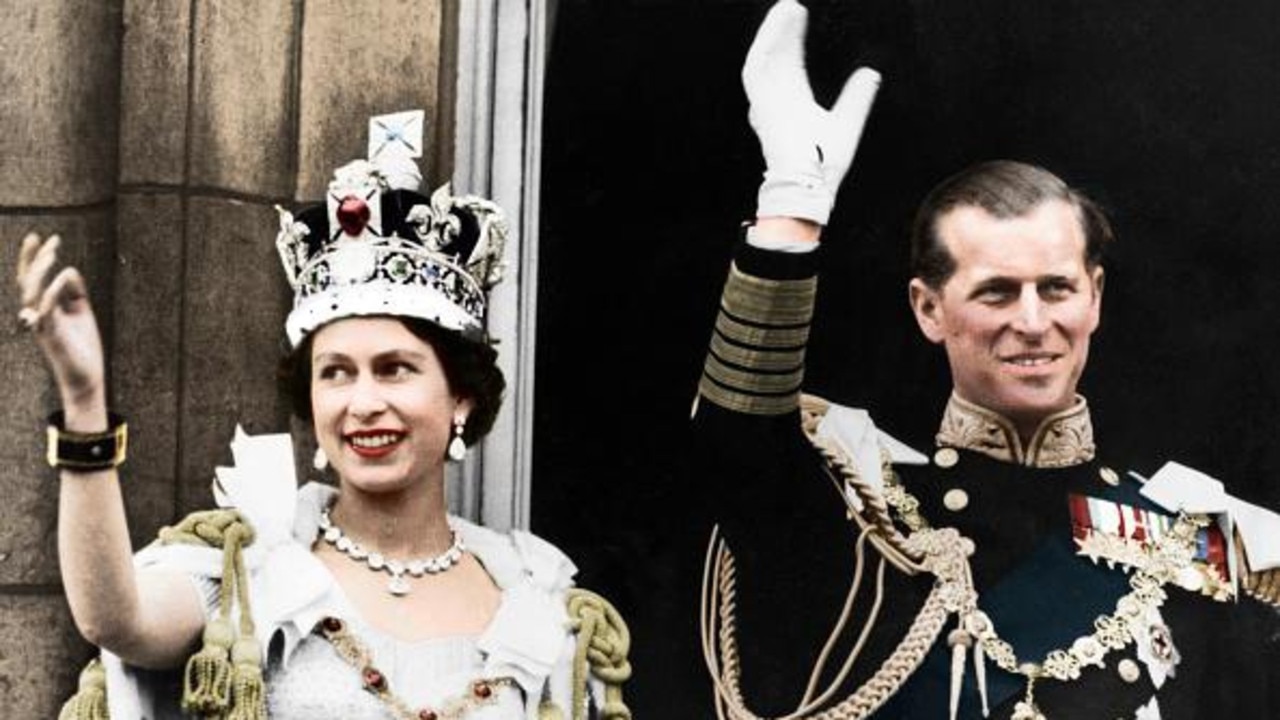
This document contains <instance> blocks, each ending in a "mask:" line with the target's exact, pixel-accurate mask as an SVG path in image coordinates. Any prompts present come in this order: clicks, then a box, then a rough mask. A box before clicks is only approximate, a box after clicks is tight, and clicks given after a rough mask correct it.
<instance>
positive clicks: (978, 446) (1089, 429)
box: [936, 392, 1096, 468]
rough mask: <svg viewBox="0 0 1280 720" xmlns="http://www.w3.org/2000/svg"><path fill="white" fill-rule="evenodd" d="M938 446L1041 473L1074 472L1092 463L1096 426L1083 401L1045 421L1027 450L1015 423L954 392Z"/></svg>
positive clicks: (939, 429)
mask: <svg viewBox="0 0 1280 720" xmlns="http://www.w3.org/2000/svg"><path fill="white" fill-rule="evenodd" d="M936 439H937V442H938V445H941V446H945V447H954V448H959V449H962V450H972V451H974V452H978V453H982V454H983V455H986V456H988V457H991V458H994V459H996V460H1000V461H1002V462H1007V463H1014V464H1016V465H1025V466H1027V467H1038V468H1060V467H1070V466H1072V465H1079V464H1081V463H1086V462H1088V461H1090V460H1092V459H1093V456H1094V453H1095V450H1096V448H1095V447H1094V444H1093V422H1092V420H1090V418H1089V405H1088V403H1086V402H1085V399H1084V398H1083V397H1081V396H1079V395H1077V396H1076V401H1075V403H1073V404H1072V405H1071V407H1069V408H1067V409H1066V410H1062V411H1060V412H1057V413H1054V414H1053V415H1050V416H1048V417H1046V418H1045V419H1044V420H1043V421H1041V423H1040V426H1039V427H1038V428H1036V431H1035V433H1034V434H1033V435H1032V436H1031V441H1030V442H1028V443H1027V444H1026V445H1025V446H1024V445H1023V444H1022V440H1021V438H1019V437H1018V431H1017V429H1016V428H1015V427H1014V425H1013V422H1012V421H1010V420H1009V419H1008V418H1006V417H1005V416H1003V415H1001V414H999V413H997V412H995V411H993V410H989V409H987V408H984V407H982V406H980V405H975V404H973V403H971V402H969V401H968V400H965V399H964V398H961V397H960V396H959V395H956V394H955V393H954V392H952V393H951V399H950V400H948V401H947V409H946V410H945V411H944V412H943V413H942V425H941V426H940V427H939V428H938V435H937V438H936Z"/></svg>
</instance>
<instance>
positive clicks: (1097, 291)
mask: <svg viewBox="0 0 1280 720" xmlns="http://www.w3.org/2000/svg"><path fill="white" fill-rule="evenodd" d="M1106 279H1107V274H1106V273H1105V272H1103V271H1102V266H1101V265H1099V266H1097V267H1095V268H1094V269H1093V270H1091V271H1089V283H1090V284H1091V285H1093V303H1092V306H1091V307H1090V309H1089V312H1090V313H1091V314H1092V315H1093V317H1092V319H1091V323H1092V324H1093V330H1097V329H1098V324H1099V323H1100V322H1102V288H1103V286H1104V285H1105V284H1106Z"/></svg>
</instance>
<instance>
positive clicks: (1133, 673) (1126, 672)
mask: <svg viewBox="0 0 1280 720" xmlns="http://www.w3.org/2000/svg"><path fill="white" fill-rule="evenodd" d="M1116 670H1117V671H1118V672H1119V673H1120V679H1121V680H1123V681H1125V682H1127V683H1136V682H1138V678H1140V677H1142V670H1141V669H1139V668H1138V663H1136V662H1134V661H1133V660H1132V659H1130V658H1125V659H1123V660H1121V661H1120V663H1119V664H1118V665H1116Z"/></svg>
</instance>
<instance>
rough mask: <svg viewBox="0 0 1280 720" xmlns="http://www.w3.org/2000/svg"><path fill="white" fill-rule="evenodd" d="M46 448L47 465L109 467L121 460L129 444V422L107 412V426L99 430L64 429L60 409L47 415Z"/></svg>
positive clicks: (76, 468) (73, 468) (82, 469)
mask: <svg viewBox="0 0 1280 720" xmlns="http://www.w3.org/2000/svg"><path fill="white" fill-rule="evenodd" d="M48 433H49V448H48V455H47V457H46V459H47V460H48V461H49V466H50V467H56V468H59V469H62V470H70V471H73V472H93V471H95V470H110V469H111V468H114V467H117V466H118V465H120V463H122V462H124V459H125V450H126V448H127V447H128V445H129V425H128V424H127V423H126V422H125V421H124V418H122V417H120V416H119V415H117V414H115V413H113V412H109V413H107V429H106V431H104V432H99V433H77V432H67V430H66V414H65V413H63V412H62V411H61V410H59V411H57V412H55V413H53V414H52V415H50V416H49V429H48Z"/></svg>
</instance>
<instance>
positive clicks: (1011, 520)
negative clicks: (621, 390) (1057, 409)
mask: <svg viewBox="0 0 1280 720" xmlns="http://www.w3.org/2000/svg"><path fill="white" fill-rule="evenodd" d="M815 290H816V267H815V258H814V254H813V253H803V254H788V253H779V252H770V251H767V250H762V249H759V248H756V247H753V246H751V245H748V244H745V243H744V244H742V245H741V246H740V247H739V248H738V251H737V253H736V257H735V259H734V263H733V266H732V267H731V269H730V277H729V280H728V282H727V283H726V287H725V292H724V295H723V297H722V303H721V308H720V313H719V316H718V317H717V320H716V326H715V331H714V332H713V335H712V340H711V349H710V352H709V353H708V357H707V361H706V365H705V369H704V374H703V378H702V381H701V383H700V387H699V399H698V404H697V406H696V409H695V422H694V428H695V437H697V438H698V439H699V441H700V443H701V455H702V463H703V464H702V465H701V466H700V467H699V468H698V470H697V472H698V473H699V476H700V478H701V480H702V482H701V487H702V489H703V490H704V492H705V494H706V502H707V504H708V507H709V508H710V509H711V510H710V511H711V512H712V513H713V514H714V515H715V516H716V520H717V521H718V522H719V525H720V532H721V533H722V535H723V537H724V538H725V541H726V544H727V546H728V548H729V549H730V551H731V552H732V553H733V555H734V560H735V563H736V573H735V578H734V579H735V581H736V588H735V591H736V597H735V599H734V603H735V605H736V613H737V616H736V627H735V628H734V630H735V632H736V638H735V639H736V643H737V647H738V651H739V655H740V658H741V673H742V681H741V684H742V693H743V695H744V698H745V701H746V704H747V706H748V707H749V708H750V709H751V710H752V711H753V712H756V713H758V714H762V715H775V714H783V713H786V712H789V711H790V710H792V709H794V707H795V706H796V704H797V702H798V700H799V697H800V695H801V693H802V691H803V690H804V688H805V686H806V684H807V680H808V678H809V674H810V670H811V668H812V666H813V662H814V659H815V658H816V657H817V656H818V653H819V651H820V649H821V648H822V646H823V643H824V642H826V640H827V638H828V636H829V634H830V632H831V629H832V627H833V625H834V624H835V619H836V618H837V617H839V615H840V611H841V608H842V607H843V606H844V603H845V602H846V601H847V593H848V590H849V587H850V583H851V580H852V578H853V575H854V573H855V570H856V562H855V558H854V545H855V542H856V538H857V533H856V529H855V528H853V526H852V523H851V522H850V521H849V519H848V516H847V514H846V510H847V509H846V506H845V504H844V501H843V499H842V498H841V497H840V492H839V490H838V489H837V488H835V487H834V486H833V483H832V481H831V479H830V477H829V476H828V474H827V473H826V472H825V471H824V470H823V463H822V462H821V461H820V459H819V457H818V456H817V453H816V452H815V451H814V450H813V448H812V447H811V446H809V445H808V443H807V441H806V440H805V439H804V437H803V434H802V433H801V431H800V427H799V412H798V410H797V408H798V404H799V394H800V389H801V383H802V380H803V362H804V348H805V343H806V342H807V339H808V337H807V336H808V327H809V321H810V318H811V314H812V307H813V296H814V292H815ZM936 442H937V444H936V445H935V448H934V449H935V452H933V453H931V456H932V457H931V458H930V459H929V461H928V463H927V464H923V465H899V466H896V474H897V476H898V477H899V479H900V480H901V483H902V485H903V486H904V487H905V489H906V491H907V492H908V493H910V494H911V495H912V496H914V497H915V498H917V499H918V500H919V501H920V514H921V515H922V516H924V518H925V519H926V520H928V521H929V523H930V524H931V525H932V526H934V527H941V526H947V527H954V528H956V529H958V530H959V531H960V533H961V534H962V535H963V536H965V537H967V538H969V539H971V540H972V541H973V542H974V545H975V546H976V550H975V552H974V555H973V556H972V557H971V560H970V564H971V568H972V570H973V575H974V584H975V587H976V589H977V591H978V593H979V598H978V604H979V606H980V607H981V608H982V610H983V611H985V612H986V613H987V614H988V615H989V616H990V617H991V618H992V620H993V621H994V623H995V625H996V628H997V632H998V634H999V636H1000V637H1001V638H1002V639H1004V640H1006V641H1008V642H1009V643H1010V644H1011V645H1012V646H1013V648H1014V651H1015V653H1016V654H1017V655H1018V658H1019V660H1020V661H1030V662H1040V661H1041V660H1043V658H1044V657H1045V654H1046V653H1047V652H1049V651H1050V650H1053V649H1064V650H1065V649H1067V648H1069V647H1070V646H1071V644H1072V642H1073V641H1074V640H1075V639H1077V638H1079V637H1081V636H1083V635H1088V634H1090V633H1092V632H1093V622H1094V619H1095V618H1096V617H1098V616H1099V615H1106V614H1109V613H1111V612H1113V611H1114V610H1115V603H1116V601H1117V599H1119V598H1120V597H1121V596H1123V595H1124V594H1126V593H1127V592H1128V591H1129V585H1128V581H1129V574H1128V573H1127V572H1126V570H1125V569H1124V568H1123V567H1122V566H1119V565H1115V566H1113V563H1111V562H1108V560H1107V559H1106V558H1098V559H1096V560H1091V559H1090V558H1089V557H1086V556H1085V555H1083V554H1081V553H1080V552H1079V551H1078V547H1077V542H1076V535H1077V531H1076V530H1074V529H1073V514H1072V508H1073V503H1074V507H1075V508H1076V510H1077V516H1076V517H1075V521H1074V524H1079V522H1080V517H1079V515H1080V512H1079V510H1080V509H1081V508H1082V507H1088V506H1089V504H1090V502H1092V504H1093V505H1094V506H1095V507H1100V508H1112V509H1117V508H1118V510H1116V512H1118V513H1121V514H1124V513H1126V512H1127V513H1130V515H1129V516H1130V517H1144V516H1143V515H1141V514H1140V513H1138V514H1135V512H1136V511H1141V510H1147V511H1162V509H1161V508H1159V507H1158V506H1155V505H1154V504H1153V503H1151V502H1150V501H1148V500H1147V499H1146V498H1144V497H1142V496H1141V495H1140V493H1139V489H1140V488H1141V484H1140V482H1139V481H1137V480H1135V479H1132V478H1131V477H1130V476H1129V474H1128V472H1127V471H1128V469H1129V468H1130V467H1133V465H1132V464H1131V462H1130V459H1129V458H1112V457H1109V456H1107V455H1106V452H1105V446H1104V448H1103V450H1101V451H1099V450H1098V449H1097V448H1096V447H1095V445H1094V441H1093V437H1092V425H1091V422H1090V418H1089V412H1088V407H1087V405H1086V404H1085V402H1084V400H1083V399H1080V400H1079V401H1078V402H1077V404H1076V406H1074V407H1073V408H1070V409H1069V410H1067V411H1065V412H1063V413H1060V414H1059V415H1056V416H1053V417H1051V418H1048V419H1046V421H1045V423H1044V425H1043V426H1042V427H1041V429H1040V432H1038V433H1037V434H1036V436H1035V437H1034V439H1033V440H1032V442H1031V443H1028V446H1027V447H1022V446H1021V443H1020V441H1019V439H1018V437H1017V434H1016V433H1015V432H1013V430H1012V425H1011V424H1009V423H1008V422H1007V421H1005V420H1004V419H1003V418H1000V417H999V416H998V415H996V414H995V413H991V412H989V411H986V410H984V409H983V408H980V407H976V406H973V405H971V404H968V403H965V402H963V401H962V400H960V399H959V398H956V397H953V398H952V400H951V402H950V403H949V404H948V408H947V412H946V414H945V417H944V420H943V423H942V428H941V430H940V432H939V434H938V438H937V441H936ZM943 448H945V450H943ZM937 450H943V452H936V451H937ZM935 458H936V459H935ZM938 460H941V461H942V462H941V463H940V462H938ZM1140 460H1141V461H1142V462H1143V465H1142V467H1152V466H1153V465H1152V463H1151V459H1149V458H1142V459H1140ZM1135 509H1136V510H1135ZM1163 514H1164V515H1166V516H1167V515H1169V513H1167V512H1163ZM1085 515H1087V513H1085ZM868 555H869V556H870V557H871V560H870V561H868V563H867V564H866V567H865V568H864V577H863V580H862V583H861V585H862V587H861V589H860V590H859V593H858V595H857V596H856V597H855V598H854V600H853V601H852V608H853V610H852V613H851V620H850V621H849V622H848V623H847V624H846V627H845V628H844V631H843V633H840V634H839V636H838V638H837V640H836V641H835V643H834V652H833V653H832V656H833V657H835V658H837V660H836V661H834V664H835V665H836V666H837V667H836V668H833V667H831V665H832V663H828V667H827V669H826V672H825V673H823V674H822V676H821V677H822V678H823V681H822V682H821V683H820V684H819V685H820V686H825V683H827V682H828V681H831V680H832V679H833V678H835V677H836V671H837V670H838V664H839V662H840V661H841V660H843V658H844V656H845V655H846V654H847V652H848V650H849V649H850V648H851V647H853V646H854V645H855V643H856V642H857V638H858V635H859V633H860V632H861V631H862V630H863V620H864V619H865V618H866V617H867V614H868V613H869V612H870V611H871V608H872V602H871V599H872V598H871V597H870V596H871V595H873V588H874V586H875V582H874V579H875V573H876V557H875V553H874V551H871V550H870V549H868ZM884 582H885V591H884V600H883V602H882V603H881V607H880V610H879V614H878V616H877V618H876V621H875V623H874V624H873V626H872V627H871V628H870V630H869V631H868V636H867V638H866V641H865V647H864V648H863V650H862V652H861V654H860V655H859V656H858V659H857V660H856V661H855V663H854V665H853V670H852V672H851V673H850V674H849V676H848V677H847V678H846V679H845V681H844V682H843V683H840V685H839V689H838V692H836V693H835V695H834V697H833V698H832V700H831V702H830V703H828V704H827V706H828V707H829V706H830V705H831V704H834V703H837V702H839V700H840V699H841V698H843V697H846V696H847V695H849V693H851V692H853V691H854V690H856V689H857V688H858V687H859V686H860V685H861V684H862V683H863V682H865V680H866V679H867V678H868V677H869V676H870V675H871V673H872V672H874V671H875V670H876V669H877V668H878V666H879V664H880V663H881V662H882V661H883V659H884V658H885V657H887V656H888V654H889V652H891V651H892V650H893V648H894V647H895V646H896V645H897V643H898V642H899V641H900V640H901V639H902V637H903V635H904V634H905V632H906V629H907V627H908V625H909V624H910V623H911V621H912V620H913V619H914V617H915V615H916V614H917V613H918V611H919V609H920V607H921V605H922V603H923V600H924V597H925V595H926V594H927V593H928V591H929V589H930V587H931V585H932V578H931V577H930V576H927V575H923V574H922V575H916V576H908V575H906V574H903V573H900V572H898V571H896V570H894V569H893V568H892V567H890V568H888V569H887V570H886V572H885V576H884ZM1166 591H1167V595H1168V597H1167V599H1166V601H1165V602H1164V604H1163V605H1162V606H1161V607H1160V608H1159V609H1158V611H1157V614H1156V615H1155V616H1152V617H1150V618H1149V622H1145V623H1143V625H1144V627H1143V628H1142V631H1140V632H1138V633H1137V635H1139V636H1140V637H1137V638H1135V641H1134V642H1131V643H1129V644H1128V645H1127V646H1126V647H1125V648H1123V649H1122V650H1114V651H1111V652H1109V653H1108V654H1107V655H1106V656H1105V658H1104V665H1103V667H1092V666H1091V667H1086V668H1085V669H1084V670H1083V672H1082V674H1081V677H1080V678H1079V679H1077V680H1074V681H1070V682H1060V681H1057V680H1054V679H1041V680H1039V681H1037V682H1036V684H1035V702H1036V706H1037V707H1038V708H1039V710H1040V711H1041V712H1042V713H1043V714H1044V716H1045V717H1046V718H1164V719H1165V720H1171V719H1176V718H1188V719H1192V718H1211V717H1215V716H1220V717H1233V718H1234V717H1239V718H1270V717H1280V712H1278V710H1277V709H1278V708H1280V690H1276V691H1273V690H1271V689H1270V688H1271V687H1273V686H1274V683H1273V682H1271V681H1272V680H1274V679H1276V676H1277V675H1280V641H1278V640H1277V637H1278V633H1280V624H1278V623H1277V619H1276V618H1277V616H1276V614H1275V612H1274V611H1273V610H1272V609H1271V608H1268V607H1265V606H1263V605H1261V604H1260V603H1257V602H1255V601H1252V600H1240V601H1239V602H1218V601H1215V600H1213V599H1211V598H1209V597H1206V596H1203V595H1201V594H1199V593H1196V592H1192V591H1188V590H1184V589H1183V588H1181V587H1176V586H1172V585H1169V586H1166ZM952 627H954V619H952V620H950V621H949V622H948V625H947V626H946V627H945V628H944V629H943V631H942V633H941V634H940V635H939V637H938V639H937V641H936V642H935V643H934V645H933V646H932V648H931V650H930V652H929V653H928V655H927V656H926V658H925V659H924V661H923V663H922V664H921V665H920V666H919V667H918V668H917V669H916V670H915V671H914V672H913V673H912V674H911V675H910V677H909V678H908V679H907V681H906V682H905V683H903V684H902V685H901V687H900V688H899V689H898V690H897V692H896V693H895V694H894V696H893V697H892V698H891V699H890V700H889V701H888V702H887V703H886V704H885V705H883V706H882V707H881V708H880V709H879V710H878V711H877V712H876V713H875V715H874V717H876V718H945V717H947V714H948V693H949V687H950V684H951V680H950V678H951V650H950V648H948V647H947V643H946V636H947V633H948V631H949V630H950V629H951V628H952ZM973 662H974V661H973V658H972V656H969V657H968V658H967V661H966V672H965V676H964V680H963V683H962V686H961V687H962V696H961V698H960V703H959V712H958V716H959V717H962V718H981V717H983V713H982V708H981V701H980V699H979V696H978V693H977V682H976V679H975V672H974V667H973ZM985 669H986V687H987V692H988V702H989V705H990V709H991V713H990V717H994V718H1009V717H1011V716H1012V713H1013V712H1014V708H1015V705H1016V704H1017V703H1019V702H1020V701H1022V700H1023V699H1024V695H1025V692H1026V681H1025V678H1024V677H1023V676H1021V675H1017V674H1013V673H1008V672H1005V671H1003V670H1001V669H1000V668H998V667H996V666H995V664H994V663H993V662H991V661H990V660H988V661H987V662H986V663H985Z"/></svg>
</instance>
